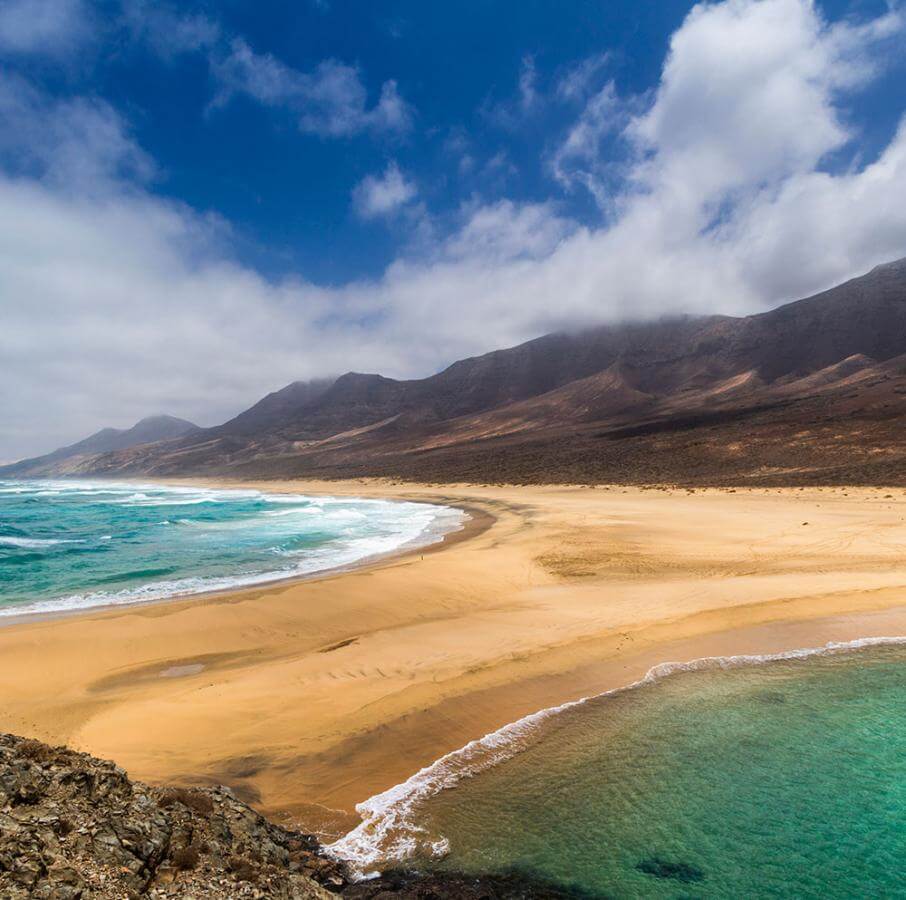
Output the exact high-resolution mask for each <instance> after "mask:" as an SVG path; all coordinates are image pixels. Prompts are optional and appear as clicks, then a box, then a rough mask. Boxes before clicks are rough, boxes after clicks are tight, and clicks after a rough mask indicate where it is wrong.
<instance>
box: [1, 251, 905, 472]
mask: <svg viewBox="0 0 906 900" xmlns="http://www.w3.org/2000/svg"><path fill="white" fill-rule="evenodd" d="M904 424H906V260H900V261H898V262H894V263H889V264H886V265H883V266H878V267H877V268H875V269H873V270H872V271H871V272H869V273H868V274H867V275H864V276H862V277H860V278H855V279H853V280H851V281H848V282H846V283H845V284H842V285H839V286H838V287H835V288H833V289H831V290H829V291H825V292H823V293H821V294H817V295H815V296H814V297H809V298H807V299H804V300H799V301H796V302H794V303H789V304H786V305H784V306H781V307H779V308H777V309H774V310H772V311H770V312H766V313H762V314H760V315H754V316H746V317H731V316H707V317H680V318H674V319H664V320H660V321H656V322H647V323H630V324H623V325H617V326H606V327H600V328H595V329H591V330H587V331H582V332H578V333H561V334H552V335H547V336H545V337H541V338H538V339H537V340H533V341H529V342H528V343H525V344H522V345H520V346H518V347H513V348H510V349H507V350H498V351H495V352H493V353H488V354H486V355H484V356H479V357H475V358H472V359H465V360H461V361H459V362H457V363H454V364H453V365H452V366H450V367H449V368H447V369H445V370H444V371H442V372H440V373H438V374H437V375H433V376H431V377H429V378H424V379H418V380H412V381H396V380H393V379H390V378H384V377H382V376H380V375H364V374H358V373H348V374H346V375H343V376H342V377H340V378H338V379H336V380H334V381H321V382H313V383H297V384H293V385H289V386H288V387H286V388H284V389H283V390H281V391H278V392H276V393H274V394H271V395H269V396H268V397H266V398H264V399H263V400H262V401H260V402H259V403H258V404H256V405H255V406H253V407H252V408H251V409H249V410H247V411H246V412H244V413H242V414H241V415H240V416H237V417H236V418H235V419H233V420H231V421H230V422H226V423H225V424H224V425H221V426H219V427H217V428H212V429H205V430H202V431H198V432H193V433H191V434H188V435H186V436H184V437H181V438H178V439H177V440H173V441H168V442H167V443H165V444H157V445H145V446H140V447H132V448H128V449H122V450H116V451H114V452H108V453H101V454H98V455H95V456H89V457H81V458H80V461H79V464H78V466H77V467H75V468H74V467H72V466H69V467H68V471H79V472H85V473H93V474H105V475H120V474H137V473H148V474H161V475H177V474H180V475H184V474H185V475H187V474H213V473H229V474H232V475H236V476H265V477H267V476H300V477H305V476H309V477H330V478H332V477H344V476H346V477H349V476H364V475H386V476H393V477H401V478H416V479H420V480H436V481H442V480H447V481H449V480H473V481H475V480H477V481H489V480H493V481H504V480H506V481H520V482H552V481H562V480H569V481H579V482H595V481H649V482H655V481H671V482H680V483H724V484H729V483H742V484H752V483H756V484H759V483H800V482H801V483H807V482H885V483H899V482H903V481H906V447H904V446H903V441H902V434H903V426H904ZM2 473H3V470H0V474H2Z"/></svg>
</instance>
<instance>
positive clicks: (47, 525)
mask: <svg viewBox="0 0 906 900" xmlns="http://www.w3.org/2000/svg"><path fill="white" fill-rule="evenodd" d="M461 519H462V514H461V513H460V512H459V511H458V510H454V509H451V508H449V507H443V506H433V505H430V504H426V503H396V502H391V501H383V500H365V499H357V498H330V497H327V498H323V497H318V498H316V497H306V496H302V495H290V494H266V493H262V492H260V491H254V490H213V489H206V488H183V487H162V486H160V485H147V484H114V483H109V482H87V481H0V616H3V615H9V614H12V613H21V612H52V611H66V610H76V609H79V608H84V607H92V606H103V605H109V604H120V603H135V602H140V601H143V600H155V599H161V598H165V597H172V596H177V595H185V594H195V593H200V592H204V591H211V590H222V589H226V588H231V587H239V586H243V585H250V584H257V583H263V582H267V581H273V580H277V579H280V578H287V577H292V576H295V575H303V574H307V573H312V572H318V571H321V570H324V569H330V568H334V567H337V566H345V565H350V564H352V563H355V562H357V561H359V560H362V559H365V558H367V557H370V556H374V555H376V554H382V553H387V552H391V551H393V550H396V549H398V548H400V547H403V546H406V545H416V544H420V543H422V544H426V543H431V542H433V541H435V540H438V539H440V537H441V536H442V535H443V533H444V532H446V531H449V530H450V529H454V528H457V527H459V523H460V521H461Z"/></svg>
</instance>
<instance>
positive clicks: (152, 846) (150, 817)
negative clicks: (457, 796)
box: [0, 734, 585, 900]
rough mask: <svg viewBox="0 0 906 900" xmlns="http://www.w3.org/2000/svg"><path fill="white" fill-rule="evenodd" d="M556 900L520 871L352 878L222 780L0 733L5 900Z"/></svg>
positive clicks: (551, 890) (555, 893) (1, 891)
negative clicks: (151, 774)
mask: <svg viewBox="0 0 906 900" xmlns="http://www.w3.org/2000/svg"><path fill="white" fill-rule="evenodd" d="M337 894H342V895H343V896H344V897H348V898H354V900H390V898H399V900H441V898H444V900H529V898H533V900H555V898H565V897H582V896H585V895H583V894H581V893H578V892H576V891H573V890H571V889H568V888H563V887H560V886H558V885H550V884H546V883H543V882H539V881H537V880H534V879H532V878H531V877H527V876H525V875H522V874H518V873H517V874H511V875H480V876H476V875H462V874H458V873H450V874H445V873H440V874H437V873H435V874H420V873H416V872H406V871H396V872H388V873H386V874H385V875H383V876H382V877H380V878H373V879H369V880H367V881H359V882H355V881H354V880H353V879H352V878H351V877H350V874H349V872H348V871H347V870H346V868H345V867H344V866H343V865H342V864H341V863H338V862H336V861H335V860H332V859H330V858H328V857H326V856H324V855H322V854H321V852H320V847H319V845H318V842H317V840H316V839H315V838H313V837H312V836H310V835H307V834H302V833H300V832H295V831H290V830H288V829H286V828H281V827H280V826H278V825H274V824H272V823H271V822H268V821H267V819H265V818H263V817H262V816H260V815H259V814H258V813H256V812H255V811H254V810H253V809H251V808H250V807H249V806H247V805H246V804H245V803H242V802H241V801H240V800H238V799H237V798H236V796H235V795H234V794H233V793H232V792H231V791H230V790H229V789H228V788H224V787H215V788H197V789H191V790H188V789H184V788H162V787H152V786H150V785H147V784H142V783H141V782H137V781H132V780H131V779H130V778H129V777H128V776H127V775H126V773H125V772H124V771H123V770H122V769H121V768H119V766H117V765H115V764H114V763H112V762H106V761H104V760H100V759H95V758H94V757H92V756H88V755H87V754H85V753H76V752H75V751H73V750H68V749H66V748H65V747H49V746H48V745H47V744H42V743H41V742H40V741H34V740H29V739H27V738H21V737H15V736H13V735H10V734H0V898H3V900H25V898H29V900H31V898H38V900H124V898H154V900H164V898H180V900H214V898H217V900H227V898H228V900H244V898H260V900H263V898H269V900H270V898H274V900H308V898H330V897H333V896H336V895H337Z"/></svg>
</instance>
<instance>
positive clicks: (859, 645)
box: [323, 634, 906, 880]
mask: <svg viewBox="0 0 906 900" xmlns="http://www.w3.org/2000/svg"><path fill="white" fill-rule="evenodd" d="M904 645H906V634H903V635H896V636H892V635H886V636H878V637H862V638H854V639H852V640H848V641H829V642H828V643H826V644H824V645H822V646H820V647H800V648H793V649H789V650H780V651H776V652H773V653H761V654H757V653H756V654H738V655H731V656H704V657H697V658H695V659H690V660H687V661H683V662H680V661H671V662H667V661H665V662H661V663H658V664H656V665H654V666H652V667H651V668H650V669H648V671H647V672H646V673H645V674H644V675H643V676H642V677H641V678H639V679H638V680H636V681H633V682H630V683H627V684H623V685H620V686H617V687H612V688H608V689H606V690H602V691H599V692H598V693H595V694H588V695H587V696H583V697H579V698H577V699H575V700H567V701H565V702H563V703H560V704H558V705H557V706H549V707H546V708H544V709H539V710H536V711H535V712H532V713H529V714H527V715H525V716H523V717H522V718H520V719H517V720H516V721H514V722H509V723H507V724H506V725H503V726H501V727H500V728H498V729H496V730H495V731H492V732H488V733H487V734H485V735H483V736H481V737H477V738H473V739H472V740H471V741H469V742H468V743H467V744H464V745H463V746H462V747H459V748H458V749H456V750H453V751H451V752H450V753H447V754H445V755H444V756H442V757H440V758H439V759H436V760H435V761H434V762H432V763H431V764H430V765H427V766H424V767H423V768H422V769H420V770H419V771H418V772H415V773H414V774H412V775H411V776H410V777H409V778H407V779H406V781H404V782H402V783H400V784H397V785H394V786H393V787H391V788H388V789H387V790H386V791H383V792H382V793H380V794H376V795H375V796H373V797H369V798H368V799H367V800H365V801H363V802H362V803H360V804H358V805H357V807H356V812H357V813H358V814H359V815H360V816H361V819H362V821H361V822H360V824H359V825H357V826H356V827H355V828H354V829H352V830H351V831H349V832H348V833H347V834H345V835H343V836H341V837H340V838H339V839H338V840H336V841H335V842H333V843H331V844H328V845H326V846H324V847H323V850H324V852H325V853H326V854H327V855H328V856H329V857H331V858H333V859H336V860H338V861H340V862H343V863H345V864H347V865H348V866H350V869H351V871H352V872H353V873H354V874H355V876H356V877H357V878H359V879H362V880H367V879H368V878H371V877H373V876H376V875H379V874H380V870H381V868H382V865H383V866H384V867H386V866H387V865H388V864H389V865H390V866H405V865H406V864H407V860H408V859H409V857H410V856H412V855H413V854H414V853H415V852H417V850H418V844H419V836H420V835H421V833H422V829H421V828H420V826H419V824H418V821H417V818H416V816H415V814H414V813H415V806H416V804H418V803H420V802H422V801H425V800H427V799H429V798H431V797H434V796H436V795H437V794H440V793H442V792H443V791H447V790H452V789H454V788H455V787H456V786H457V785H458V784H459V783H460V782H461V781H463V780H464V779H466V778H472V777H475V776H476V775H480V774H481V773H483V772H486V771H488V770H490V769H492V768H494V767H495V766H497V765H500V764H502V763H505V762H507V761H508V760H510V759H512V758H513V757H515V756H517V755H518V754H519V753H521V752H522V751H523V750H524V749H526V748H527V747H528V746H530V744H525V743H524V741H525V740H526V739H529V740H530V739H531V738H532V737H533V736H534V734H535V733H536V732H537V731H539V730H540V729H541V728H542V727H543V725H544V724H545V723H546V722H547V721H548V720H550V719H553V718H555V717H557V716H559V715H560V714H562V713H566V712H569V711H571V710H576V709H579V708H581V707H583V706H585V705H587V704H590V703H594V702H595V701H598V700H602V699H604V698H606V697H612V696H615V695H617V694H623V693H629V692H632V691H635V690H637V689H639V688H643V687H648V686H651V685H655V684H658V683H659V682H661V681H664V680H665V679H668V678H672V677H673V676H675V675H679V674H682V673H684V672H692V671H696V672H697V671H705V670H707V671H712V672H713V671H717V670H726V669H735V668H748V667H752V666H763V665H771V664H772V663H777V662H788V661H791V660H796V661H803V660H808V659H811V658H814V657H821V656H829V655H836V654H843V653H859V652H861V651H863V650H870V649H874V648H878V647H891V646H904ZM542 740H543V738H542ZM442 843H444V844H445V843H446V842H445V841H443V842H442ZM429 846H432V845H429ZM444 852H446V847H445V846H444V847H440V848H437V849H436V850H435V851H434V855H435V856H443V854H444Z"/></svg>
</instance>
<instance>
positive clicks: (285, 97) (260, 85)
mask: <svg viewBox="0 0 906 900" xmlns="http://www.w3.org/2000/svg"><path fill="white" fill-rule="evenodd" d="M211 69H212V73H213V75H214V78H215V80H216V82H217V84H218V92H217V95H216V96H215V98H214V100H213V101H212V104H211V105H212V107H215V108H216V107H220V106H224V105H225V104H227V103H228V102H229V101H230V99H231V98H232V97H234V96H235V95H236V94H246V95H247V96H249V97H252V98H253V99H255V100H257V101H258V102H259V103H262V104H264V105H266V106H275V107H285V108H287V109H290V110H291V111H293V112H294V113H295V114H296V115H297V116H298V122H299V128H300V129H301V130H302V131H304V132H309V133H312V134H318V135H322V136H324V137H348V136H350V135H354V134H359V133H361V132H363V131H374V132H387V133H392V132H404V131H406V130H408V129H409V127H410V126H411V122H412V110H411V107H410V106H409V104H408V103H406V101H405V100H403V98H402V97H401V96H400V94H399V91H398V89H397V85H396V82H395V81H393V80H388V81H385V82H384V84H383V85H382V87H381V93H380V97H379V98H378V101H377V103H376V104H374V105H373V106H371V107H370V108H369V106H368V92H367V91H366V89H365V86H364V85H363V84H362V79H361V74H360V72H359V69H358V68H357V67H355V66H348V65H345V64H344V63H341V62H338V61H337V60H324V61H323V62H321V63H319V64H318V66H317V67H316V68H315V69H314V71H313V72H300V71H299V70H298V69H294V68H292V67H291V66H287V65H286V64H285V63H283V62H282V61H281V60H279V59H277V58H276V57H275V56H272V55H271V54H269V53H256V52H255V51H254V50H252V48H251V47H250V46H249V45H248V44H247V43H246V42H245V41H244V40H243V39H242V38H235V39H234V40H233V41H231V43H230V46H229V50H228V52H221V51H217V52H215V53H214V54H213V55H212V57H211Z"/></svg>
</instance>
